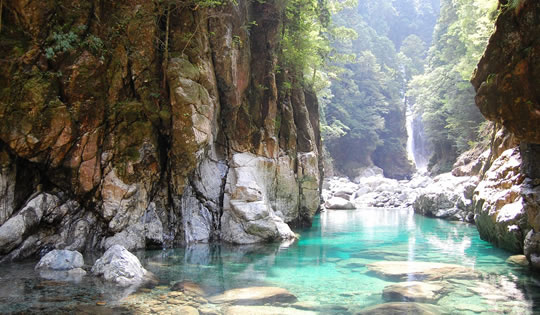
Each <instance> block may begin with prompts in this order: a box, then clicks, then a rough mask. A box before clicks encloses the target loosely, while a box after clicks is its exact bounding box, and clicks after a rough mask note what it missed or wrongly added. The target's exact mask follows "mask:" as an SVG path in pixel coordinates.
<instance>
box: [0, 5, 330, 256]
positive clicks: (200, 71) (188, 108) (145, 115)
mask: <svg viewBox="0 0 540 315" xmlns="http://www.w3.org/2000/svg"><path fill="white" fill-rule="evenodd" d="M5 6H6V7H5V8H4V12H3V24H4V25H3V28H2V31H1V33H0V52H1V55H2V56H3V57H2V58H3V59H2V61H1V62H0V86H2V88H1V89H0V120H1V121H2V122H3V123H2V124H0V258H2V259H16V258H23V257H27V256H30V255H33V254H36V253H39V252H41V251H48V250H50V249H52V248H62V249H64V248H65V249H71V250H79V251H85V250H102V249H107V248H109V247H110V246H112V245H114V244H122V245H124V246H125V247H126V248H128V249H130V250H131V249H135V248H144V247H152V246H173V245H177V244H186V243H194V242H209V241H214V240H220V239H224V240H226V241H229V242H234V243H252V242H260V241H268V240H273V239H286V238H290V237H292V233H291V232H290V228H289V226H288V225H287V224H286V223H293V224H310V222H311V218H312V216H313V215H314V213H315V211H316V210H317V208H318V205H319V191H320V180H321V174H322V167H321V164H320V160H319V152H320V135H319V123H318V104H317V102H316V98H315V97H313V96H312V94H311V93H309V92H306V91H307V89H304V88H303V86H302V84H301V82H296V83H295V84H292V86H293V87H294V88H293V89H290V90H289V89H287V90H285V89H281V88H280V80H281V81H284V80H287V81H293V80H294V79H293V76H292V75H289V74H287V73H285V74H283V73H282V74H280V76H281V78H276V71H275V69H277V68H278V64H279V58H278V55H279V54H278V46H279V40H280V38H279V36H280V32H279V30H280V29H281V28H282V27H283V25H282V23H281V13H282V10H283V8H282V7H280V5H279V4H275V3H273V2H272V3H258V2H248V1H238V4H235V5H233V4H227V5H224V6H221V7H218V8H214V9H204V8H201V7H199V6H197V5H193V4H190V3H186V2H174V4H171V5H165V4H161V5H160V4H158V3H155V2H149V1H142V0H124V1H116V2H114V3H112V2H103V1H48V0H47V1H39V2H38V1H32V2H28V1H23V0H21V1H19V0H16V1H10V2H9V3H8V4H6V5H5ZM253 21H254V23H253ZM239 160H242V161H245V163H243V162H242V163H239V162H238V161H239ZM253 218H256V219H255V220H252V219H253ZM233 221H234V222H235V224H232V223H231V222H233ZM255 221H256V222H255ZM246 222H248V223H250V224H251V223H253V222H255V223H253V224H251V225H252V226H251V225H250V224H244V223H246Z"/></svg>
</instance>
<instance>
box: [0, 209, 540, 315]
mask: <svg viewBox="0 0 540 315" xmlns="http://www.w3.org/2000/svg"><path fill="white" fill-rule="evenodd" d="M296 232H297V233H298V234H299V236H300V239H299V240H298V241H296V242H293V243H291V244H273V245H254V246H231V245H218V244H214V245H207V244H198V245H192V246H189V247H187V248H185V249H174V250H163V251H146V252H144V253H138V255H139V257H140V258H141V261H142V262H143V265H145V267H146V268H147V269H148V270H150V271H152V272H154V273H155V274H156V275H157V276H158V277H159V279H160V285H159V286H158V287H156V288H154V290H152V291H145V293H141V292H139V293H138V296H141V298H143V297H144V294H147V295H148V296H157V295H159V294H163V293H166V292H168V288H169V286H170V285H171V284H172V283H175V282H177V281H181V280H190V281H193V282H196V283H198V284H200V285H201V286H202V287H203V288H204V289H205V290H206V291H207V293H208V294H209V295H212V294H217V293H220V292H222V291H224V290H227V289H232V288H239V287H248V286H277V287H282V288H286V289H287V290H289V291H290V292H291V293H293V294H294V295H296V296H297V297H298V299H299V301H301V302H303V303H306V304H308V305H310V306H311V308H312V309H314V310H318V311H319V312H320V313H323V314H327V313H328V314H353V313H355V312H356V311H359V310H361V309H363V308H365V307H369V306H373V305H377V304H381V303H385V302H386V301H385V300H383V297H382V291H383V289H384V288H385V287H386V286H388V285H391V284H393V283H395V282H392V281H388V280H385V279H383V278H381V277H380V276H378V275H376V274H375V273H373V272H370V270H369V269H368V268H367V266H366V265H367V264H370V263H375V262H379V261H421V262H439V263H449V264H458V265H462V266H466V267H469V268H471V270H473V271H474V273H475V274H476V275H477V276H476V277H474V278H471V279H466V278H465V279H463V278H461V279H445V280H444V281H442V282H438V283H442V284H443V285H444V286H446V287H447V290H446V292H445V293H444V294H442V295H441V296H440V298H439V299H438V300H436V301H431V302H430V303H432V304H434V305H436V306H437V307H439V311H440V312H441V313H449V314H478V313H484V314H494V313H505V314H534V313H537V312H540V306H539V305H540V281H539V279H540V277H538V275H536V274H533V273H531V272H530V271H529V270H528V268H526V267H520V266H517V265H511V264H508V263H506V262H505V261H506V259H507V258H508V256H509V253H507V252H505V251H502V250H500V249H497V248H494V247H493V246H491V245H490V244H489V243H487V242H484V241H482V240H481V239H480V238H479V236H478V232H477V230H476V228H475V227H474V226H471V225H467V224H463V223H450V222H447V221H443V220H437V219H430V218H426V217H422V216H418V215H414V214H413V213H412V212H411V211H407V210H384V209H360V210H355V211H327V212H324V213H322V214H320V215H318V216H317V217H316V218H315V221H314V224H313V226H312V227H311V228H309V229H305V230H299V231H296ZM86 262H87V263H90V262H89V261H88V260H87V261H86ZM33 264H35V262H31V263H28V264H19V265H5V266H0V313H7V312H8V311H24V310H27V311H28V310H30V311H36V310H41V312H48V311H49V312H53V311H55V310H63V311H66V312H70V311H72V310H73V307H74V306H73V304H74V303H75V304H77V305H79V306H80V305H85V304H88V305H95V301H97V300H100V301H106V302H107V303H108V305H114V306H117V307H127V309H118V312H128V313H129V307H130V305H128V304H126V303H124V301H126V299H125V298H126V296H128V295H129V294H131V293H133V292H132V291H133V290H132V291H129V290H128V291H125V290H119V289H118V288H115V287H114V286H108V285H105V284H101V283H99V282H98V281H96V280H95V279H92V278H90V277H85V278H84V279H83V280H82V281H81V282H79V283H67V284H63V285H58V284H56V285H54V286H50V287H49V286H47V285H45V288H43V285H40V284H42V283H43V280H42V279H39V277H37V275H35V274H34V273H33V270H32V269H31V268H32V267H33ZM25 270H26V271H25ZM40 281H41V282H40ZM6 286H8V287H10V289H7V288H8V287H6ZM12 288H17V289H16V290H14V289H12ZM54 296H60V297H66V296H68V297H69V298H64V300H62V299H56V300H55V299H51V298H50V297H54ZM44 297H46V298H45V299H44ZM147 298H148V297H147ZM47 299H49V300H47ZM6 303H7V304H6Z"/></svg>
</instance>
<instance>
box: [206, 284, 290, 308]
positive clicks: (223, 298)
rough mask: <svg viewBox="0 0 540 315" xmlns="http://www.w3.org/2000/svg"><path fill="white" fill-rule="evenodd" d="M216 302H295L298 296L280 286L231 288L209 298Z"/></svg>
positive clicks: (255, 303) (243, 303)
mask: <svg viewBox="0 0 540 315" xmlns="http://www.w3.org/2000/svg"><path fill="white" fill-rule="evenodd" d="M208 300H209V301H210V302H211V303H214V304H223V303H228V304H241V305H263V304H266V303H294V302H296V301H297V298H296V296H294V295H293V294H292V293H290V292H289V291H287V290H286V289H283V288H278V287H248V288H241V289H231V290H227V291H225V292H223V293H222V294H219V295H216V296H213V297H210V298H209V299H208Z"/></svg>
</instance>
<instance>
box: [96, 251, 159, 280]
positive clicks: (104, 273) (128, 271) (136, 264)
mask: <svg viewBox="0 0 540 315" xmlns="http://www.w3.org/2000/svg"><path fill="white" fill-rule="evenodd" d="M92 274H94V275H96V276H99V277H103V278H104V279H105V280H107V281H111V282H114V283H116V284H118V285H120V286H130V285H133V284H139V283H142V282H143V281H144V280H147V279H148V276H150V275H149V272H148V271H146V269H144V268H143V266H142V265H141V263H140V261H139V259H138V258H137V257H136V256H135V255H133V254H132V253H130V252H128V251H127V250H126V249H125V248H124V247H122V246H121V245H113V246H111V248H109V249H108V250H107V251H106V252H105V254H103V256H102V257H101V258H99V259H98V260H97V261H96V262H95V264H94V266H93V267H92Z"/></svg>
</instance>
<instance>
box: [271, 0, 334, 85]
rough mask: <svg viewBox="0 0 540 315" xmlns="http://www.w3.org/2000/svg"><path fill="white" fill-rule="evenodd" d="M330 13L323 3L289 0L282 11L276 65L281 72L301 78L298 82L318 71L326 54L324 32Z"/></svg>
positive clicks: (319, 1) (320, 0)
mask: <svg viewBox="0 0 540 315" xmlns="http://www.w3.org/2000/svg"><path fill="white" fill-rule="evenodd" d="M329 23H330V12H329V9H328V6H327V3H326V1H325V0H289V1H288V2H287V5H286V7H285V14H284V21H283V30H282V34H283V36H282V39H281V42H280V44H281V47H280V61H281V64H282V67H283V68H286V69H290V70H292V71H291V72H293V73H297V74H298V75H301V76H302V77H301V78H300V80H299V81H300V82H302V81H304V79H306V80H308V83H313V82H309V79H310V78H311V81H313V79H314V78H313V77H314V75H313V74H314V73H316V72H317V70H319V69H322V68H323V67H324V65H325V61H326V59H327V57H328V55H329V53H330V45H329V40H328V37H327V36H326V32H327V30H328V26H329Z"/></svg>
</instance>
